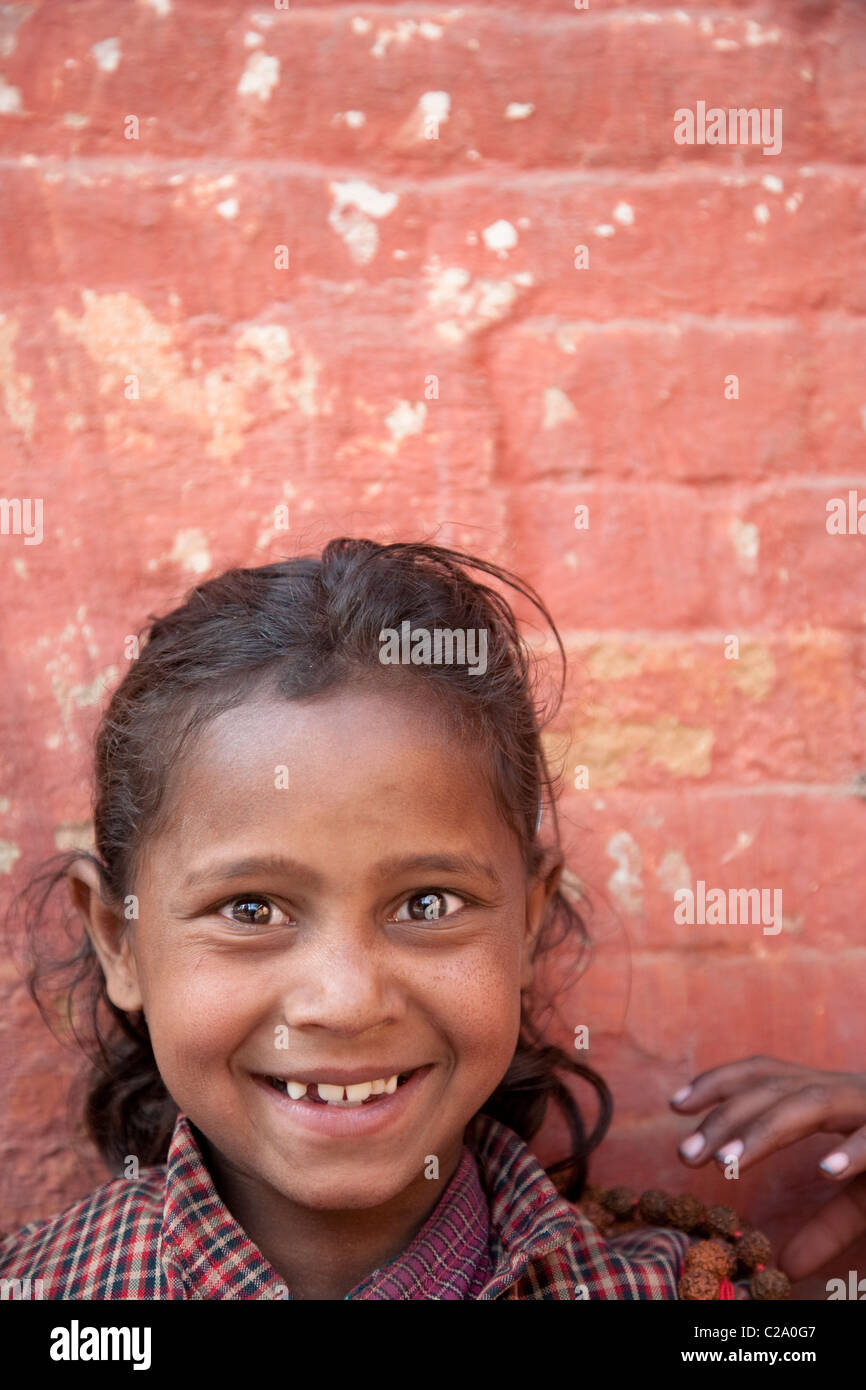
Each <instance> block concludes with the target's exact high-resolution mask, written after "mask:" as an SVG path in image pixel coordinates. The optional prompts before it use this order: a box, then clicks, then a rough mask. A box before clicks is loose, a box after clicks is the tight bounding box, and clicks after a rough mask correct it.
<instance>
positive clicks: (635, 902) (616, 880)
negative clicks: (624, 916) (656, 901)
mask: <svg viewBox="0 0 866 1390" xmlns="http://www.w3.org/2000/svg"><path fill="white" fill-rule="evenodd" d="M607 853H608V855H609V857H610V858H611V859H612V860H613V861H614V863H615V864H616V868H615V869H614V871H613V873H612V874H611V876H610V878H609V879H608V881H607V886H608V888H609V890H610V892H611V894H612V895H613V897H614V898H615V899H616V901H617V902H618V903H619V905H620V907H621V908H622V909H623V910H624V911H625V912H628V913H631V914H633V915H636V914H637V913H639V912H640V911H641V909H642V907H643V878H642V874H643V859H642V856H641V852H640V849H639V847H638V845H637V844H636V842H635V841H634V839H633V838H632V836H631V835H630V834H629V833H628V831H627V830H618V831H617V832H616V834H615V835H612V836H611V838H610V839H609V841H608V844H607Z"/></svg>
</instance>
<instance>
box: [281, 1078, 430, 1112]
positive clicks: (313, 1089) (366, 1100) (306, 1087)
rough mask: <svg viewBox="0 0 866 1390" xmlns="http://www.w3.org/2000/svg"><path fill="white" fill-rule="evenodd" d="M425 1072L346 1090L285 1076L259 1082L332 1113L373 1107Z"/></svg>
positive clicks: (290, 1097)
mask: <svg viewBox="0 0 866 1390" xmlns="http://www.w3.org/2000/svg"><path fill="white" fill-rule="evenodd" d="M426 1070H427V1068H426V1067H418V1068H415V1069H413V1070H412V1071H404V1072H398V1073H395V1075H393V1076H384V1077H379V1078H377V1079H376V1080H374V1081H359V1082H357V1083H356V1084H354V1085H347V1086H338V1085H332V1084H331V1083H329V1082H324V1081H319V1082H315V1081H314V1082H310V1083H309V1084H308V1083H306V1082H303V1081H295V1080H293V1079H292V1078H291V1077H285V1076H265V1077H264V1078H263V1079H264V1080H265V1081H267V1082H268V1084H269V1085H270V1086H273V1088H274V1090H276V1091H279V1092H280V1094H281V1095H284V1096H288V1097H289V1099H290V1100H294V1101H305V1102H307V1103H308V1104H309V1105H325V1106H333V1107H334V1108H335V1109H337V1108H341V1109H344V1110H358V1109H360V1108H361V1107H362V1106H371V1105H376V1104H377V1103H379V1102H381V1101H383V1100H386V1099H387V1097H388V1096H392V1095H393V1094H394V1092H395V1091H396V1090H398V1089H399V1087H401V1086H405V1084H406V1082H407V1081H408V1080H409V1078H410V1077H412V1076H415V1075H417V1073H418V1072H419V1071H426Z"/></svg>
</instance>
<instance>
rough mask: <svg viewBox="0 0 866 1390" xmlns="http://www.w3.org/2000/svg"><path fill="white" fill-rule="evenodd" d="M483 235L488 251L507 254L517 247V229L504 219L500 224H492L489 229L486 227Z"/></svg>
mask: <svg viewBox="0 0 866 1390" xmlns="http://www.w3.org/2000/svg"><path fill="white" fill-rule="evenodd" d="M481 235H482V237H483V238H484V245H485V246H486V247H487V249H488V251H499V252H500V253H507V252H508V251H511V250H513V248H514V247H515V246H516V245H517V230H516V228H515V227H513V226H512V224H511V223H510V222H506V221H505V219H504V218H502V217H500V219H499V221H498V222H491V224H490V226H489V227H485V228H484V229H483V231H482V233H481Z"/></svg>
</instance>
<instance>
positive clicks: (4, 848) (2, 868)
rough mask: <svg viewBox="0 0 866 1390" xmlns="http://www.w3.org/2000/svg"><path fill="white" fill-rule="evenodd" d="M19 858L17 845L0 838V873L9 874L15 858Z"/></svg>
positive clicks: (19, 853) (19, 852)
mask: <svg viewBox="0 0 866 1390" xmlns="http://www.w3.org/2000/svg"><path fill="white" fill-rule="evenodd" d="M20 858H21V851H20V849H19V848H18V846H17V845H13V843H12V841H11V840H0V874H11V872H12V866H13V864H14V863H15V860H16V859H20Z"/></svg>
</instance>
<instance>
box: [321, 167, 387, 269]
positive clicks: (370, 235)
mask: <svg viewBox="0 0 866 1390" xmlns="http://www.w3.org/2000/svg"><path fill="white" fill-rule="evenodd" d="M328 187H329V190H330V193H331V196H332V197H333V199H334V202H333V206H332V208H331V210H330V212H329V213H328V222H329V224H330V225H331V226H332V227H333V228H334V231H335V232H336V233H337V235H338V236H339V237H341V238H342V240H343V241H344V242H345V244H346V249H347V250H348V252H349V255H350V256H351V258H352V260H353V261H354V262H355V264H356V265H368V264H369V262H370V261H372V259H373V257H374V256H375V254H376V252H377V250H378V249H379V229H378V227H377V226H376V223H375V221H374V220H373V219H374V218H380V217H387V216H388V215H389V214H390V213H392V212H393V211H394V209H395V207H396V206H397V203H398V201H399V200H398V197H397V194H396V193H383V192H381V191H380V189H378V188H374V187H373V185H372V184H371V183H366V182H365V181H364V180H363V179H348V180H347V181H346V182H345V183H331V184H329V185H328Z"/></svg>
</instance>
